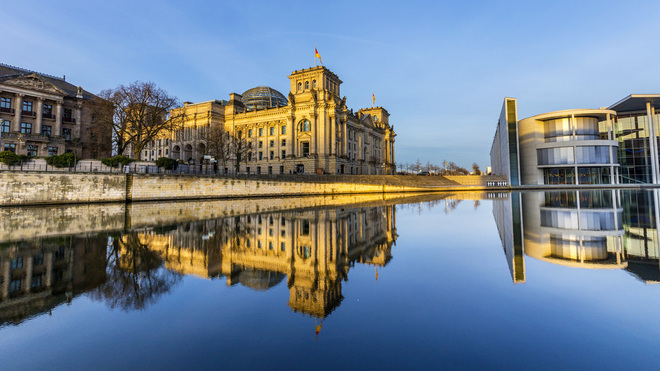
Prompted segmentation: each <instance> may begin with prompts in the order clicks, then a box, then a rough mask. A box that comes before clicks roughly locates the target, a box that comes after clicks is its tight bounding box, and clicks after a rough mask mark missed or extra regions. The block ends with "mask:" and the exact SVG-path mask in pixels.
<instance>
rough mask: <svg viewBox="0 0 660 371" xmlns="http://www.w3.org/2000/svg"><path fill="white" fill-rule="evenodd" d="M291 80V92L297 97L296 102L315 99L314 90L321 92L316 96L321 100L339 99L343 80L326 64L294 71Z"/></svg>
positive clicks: (290, 76)
mask: <svg viewBox="0 0 660 371" xmlns="http://www.w3.org/2000/svg"><path fill="white" fill-rule="evenodd" d="M289 80H291V94H293V96H294V97H295V99H296V103H298V102H305V101H308V100H313V99H314V94H313V93H312V92H313V91H315V92H317V93H318V94H319V96H317V97H316V98H317V99H319V100H330V98H335V99H337V100H339V97H340V85H341V83H342V81H341V80H340V79H339V77H337V75H335V74H334V73H333V72H332V71H330V70H329V69H327V68H325V67H324V66H319V67H312V68H306V69H304V70H299V71H293V72H292V73H291V75H289Z"/></svg>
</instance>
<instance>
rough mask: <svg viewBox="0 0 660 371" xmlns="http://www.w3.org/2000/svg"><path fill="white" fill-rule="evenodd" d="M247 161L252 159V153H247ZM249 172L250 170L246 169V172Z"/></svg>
mask: <svg viewBox="0 0 660 371" xmlns="http://www.w3.org/2000/svg"><path fill="white" fill-rule="evenodd" d="M248 161H252V153H248ZM248 169H249V168H248ZM249 173H250V171H248V174H249Z"/></svg>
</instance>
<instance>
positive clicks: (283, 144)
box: [282, 139, 286, 147]
mask: <svg viewBox="0 0 660 371" xmlns="http://www.w3.org/2000/svg"><path fill="white" fill-rule="evenodd" d="M282 147H286V139H282Z"/></svg>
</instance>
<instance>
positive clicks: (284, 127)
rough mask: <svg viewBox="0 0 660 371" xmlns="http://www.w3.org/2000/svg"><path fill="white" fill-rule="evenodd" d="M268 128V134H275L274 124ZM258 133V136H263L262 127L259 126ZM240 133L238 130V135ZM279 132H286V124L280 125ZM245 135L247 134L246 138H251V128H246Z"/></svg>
mask: <svg viewBox="0 0 660 371" xmlns="http://www.w3.org/2000/svg"><path fill="white" fill-rule="evenodd" d="M268 130H269V133H270V134H269V135H275V127H274V126H271V127H270V128H269V129H268ZM258 133H259V136H260V137H263V136H264V128H259V129H258ZM241 134H242V133H241V132H240V131H239V132H238V136H239V137H241ZM280 134H281V135H284V134H286V125H282V127H281V129H280ZM247 136H248V138H252V129H248V133H247Z"/></svg>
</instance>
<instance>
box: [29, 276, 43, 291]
mask: <svg viewBox="0 0 660 371" xmlns="http://www.w3.org/2000/svg"><path fill="white" fill-rule="evenodd" d="M30 287H32V288H37V287H41V275H40V274H37V275H34V276H32V281H30Z"/></svg>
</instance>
